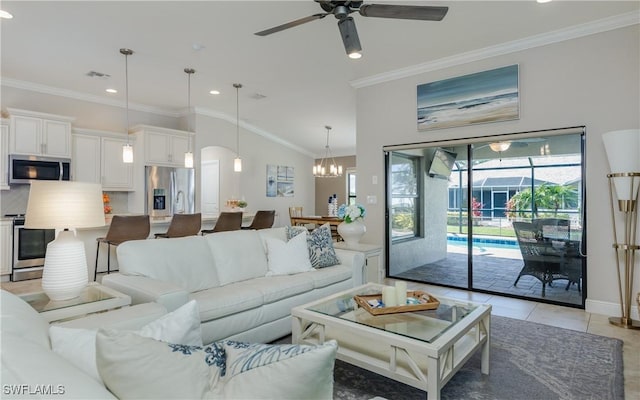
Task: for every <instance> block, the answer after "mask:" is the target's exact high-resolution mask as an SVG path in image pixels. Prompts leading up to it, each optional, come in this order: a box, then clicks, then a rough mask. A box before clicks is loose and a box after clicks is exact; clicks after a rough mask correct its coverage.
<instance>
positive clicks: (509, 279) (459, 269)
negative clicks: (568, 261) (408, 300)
mask: <svg viewBox="0 0 640 400" xmlns="http://www.w3.org/2000/svg"><path fill="white" fill-rule="evenodd" d="M500 253H502V254H500ZM518 256H519V254H518ZM518 256H516V255H514V254H512V253H509V252H507V251H499V252H492V253H489V252H486V253H482V252H479V253H478V254H474V256H473V286H474V288H475V289H483V290H490V291H492V292H496V293H503V294H512V295H517V296H523V297H528V298H532V299H543V298H544V299H545V300H549V301H557V302H562V303H566V304H572V305H581V304H582V294H581V293H580V292H579V291H578V285H575V284H573V285H571V286H570V287H569V289H568V290H565V289H566V287H567V281H566V280H556V281H554V283H553V286H551V287H549V286H547V288H546V295H545V297H542V283H541V282H540V281H539V280H538V279H536V278H534V277H533V276H528V275H525V276H522V277H521V278H520V280H519V281H518V285H517V286H513V283H514V282H515V280H516V278H517V277H518V274H519V273H520V270H521V269H522V266H523V261H522V259H521V258H518ZM393 277H398V278H405V279H410V280H414V281H420V282H425V283H426V282H428V283H433V284H445V285H450V286H455V287H460V288H465V289H466V288H467V254H466V253H457V252H455V250H451V249H450V250H449V253H448V254H447V256H446V258H444V259H442V260H440V261H437V262H435V263H431V264H425V265H421V266H419V267H416V268H413V269H411V270H408V271H405V272H402V273H400V274H399V275H393Z"/></svg>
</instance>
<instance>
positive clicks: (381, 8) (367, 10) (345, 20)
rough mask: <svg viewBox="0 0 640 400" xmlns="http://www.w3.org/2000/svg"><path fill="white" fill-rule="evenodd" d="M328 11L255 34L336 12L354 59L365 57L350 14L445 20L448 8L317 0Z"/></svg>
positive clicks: (278, 29) (351, 56) (280, 28)
mask: <svg viewBox="0 0 640 400" xmlns="http://www.w3.org/2000/svg"><path fill="white" fill-rule="evenodd" d="M315 1H316V3H319V4H320V7H321V8H322V9H323V10H324V11H325V12H324V13H321V14H313V15H310V16H308V17H303V18H299V19H297V20H295V21H291V22H287V23H285V24H282V25H278V26H274V27H273V28H269V29H265V30H263V31H260V32H256V33H255V34H256V35H258V36H267V35H271V34H272V33H276V32H280V31H283V30H285V29H289V28H293V27H296V26H298V25H302V24H306V23H307V22H311V21H315V20H318V19H322V18H324V17H326V16H327V15H330V14H331V15H333V16H334V17H335V18H336V19H337V20H338V29H340V36H341V37H342V42H343V44H344V48H345V50H346V51H347V55H348V56H349V57H350V58H352V59H358V58H360V57H362V53H361V51H362V47H361V46H360V39H359V38H358V32H357V30H356V24H355V21H354V20H353V18H352V17H350V16H349V15H350V14H352V13H354V12H356V11H358V13H359V14H360V15H361V16H363V17H375V18H395V19H413V20H420V21H442V19H443V18H444V16H445V15H447V12H448V11H449V7H437V6H403V5H398V4H362V3H363V2H362V1H326V0H315Z"/></svg>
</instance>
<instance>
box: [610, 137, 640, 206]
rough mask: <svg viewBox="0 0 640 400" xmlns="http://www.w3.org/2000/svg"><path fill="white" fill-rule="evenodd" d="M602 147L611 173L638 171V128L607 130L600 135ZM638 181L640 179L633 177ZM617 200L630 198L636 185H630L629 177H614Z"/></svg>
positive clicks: (639, 160) (639, 154) (639, 145)
mask: <svg viewBox="0 0 640 400" xmlns="http://www.w3.org/2000/svg"><path fill="white" fill-rule="evenodd" d="M602 141H603V143H604V149H605V152H606V154H607V159H608V160H609V168H610V170H611V173H612V174H615V173H624V172H637V173H640V129H626V130H620V131H613V132H607V133H605V134H603V135H602ZM635 182H640V179H635ZM613 183H614V186H615V188H616V194H617V196H618V200H632V199H634V198H635V194H636V193H637V191H638V187H637V185H636V187H633V188H632V187H631V178H626V177H620V178H614V181H613Z"/></svg>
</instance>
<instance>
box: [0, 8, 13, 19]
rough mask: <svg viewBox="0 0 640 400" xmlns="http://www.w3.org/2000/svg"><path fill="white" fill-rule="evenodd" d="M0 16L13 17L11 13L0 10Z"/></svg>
mask: <svg viewBox="0 0 640 400" xmlns="http://www.w3.org/2000/svg"><path fill="white" fill-rule="evenodd" d="M0 18H6V19H11V18H13V15H12V14H11V13H10V12H8V11H5V10H0Z"/></svg>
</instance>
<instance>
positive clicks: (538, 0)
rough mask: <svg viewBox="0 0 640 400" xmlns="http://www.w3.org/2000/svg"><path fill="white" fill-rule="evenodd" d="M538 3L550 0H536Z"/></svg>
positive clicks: (549, 0)
mask: <svg viewBox="0 0 640 400" xmlns="http://www.w3.org/2000/svg"><path fill="white" fill-rule="evenodd" d="M536 1H537V2H538V3H549V2H551V0H536Z"/></svg>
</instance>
